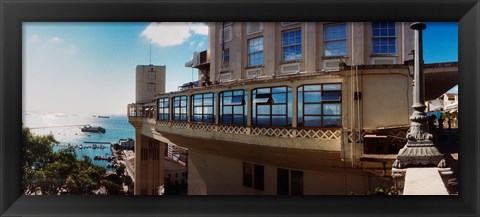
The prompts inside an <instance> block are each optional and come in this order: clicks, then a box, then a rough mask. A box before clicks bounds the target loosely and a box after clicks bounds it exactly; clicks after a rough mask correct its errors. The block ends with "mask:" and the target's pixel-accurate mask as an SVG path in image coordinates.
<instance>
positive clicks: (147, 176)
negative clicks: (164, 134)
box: [134, 131, 165, 195]
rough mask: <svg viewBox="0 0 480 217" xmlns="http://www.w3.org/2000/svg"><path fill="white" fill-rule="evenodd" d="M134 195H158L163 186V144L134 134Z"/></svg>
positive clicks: (137, 133)
mask: <svg viewBox="0 0 480 217" xmlns="http://www.w3.org/2000/svg"><path fill="white" fill-rule="evenodd" d="M135 137H136V144H135V184H134V186H135V190H134V194H135V195H158V194H159V192H158V189H159V188H160V187H162V186H163V185H164V181H163V179H164V157H163V156H164V155H165V144H164V143H162V142H160V141H158V140H155V139H152V138H149V137H147V136H144V135H142V134H140V133H139V132H138V131H137V132H136V136H135Z"/></svg>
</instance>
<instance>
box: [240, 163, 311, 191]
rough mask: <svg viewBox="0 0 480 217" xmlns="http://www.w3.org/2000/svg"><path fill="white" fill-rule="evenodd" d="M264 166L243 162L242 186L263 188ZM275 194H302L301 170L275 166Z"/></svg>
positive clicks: (261, 189)
mask: <svg viewBox="0 0 480 217" xmlns="http://www.w3.org/2000/svg"><path fill="white" fill-rule="evenodd" d="M264 179H265V168H264V166H262V165H258V164H252V163H246V162H244V163H243V186H245V187H249V188H254V189H257V190H260V191H264V190H265V186H264V185H265V184H264V183H265V181H264ZM277 194H278V195H303V172H302V171H298V170H289V169H283V168H277Z"/></svg>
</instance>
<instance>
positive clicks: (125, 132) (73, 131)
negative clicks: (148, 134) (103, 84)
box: [23, 112, 135, 167]
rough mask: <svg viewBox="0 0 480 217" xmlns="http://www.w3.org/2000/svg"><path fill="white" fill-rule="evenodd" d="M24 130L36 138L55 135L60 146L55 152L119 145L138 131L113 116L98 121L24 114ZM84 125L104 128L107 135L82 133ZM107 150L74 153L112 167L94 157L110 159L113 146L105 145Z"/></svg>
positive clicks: (43, 114)
mask: <svg viewBox="0 0 480 217" xmlns="http://www.w3.org/2000/svg"><path fill="white" fill-rule="evenodd" d="M23 123H24V126H26V127H29V128H30V129H31V132H32V133H34V134H35V135H48V134H52V135H53V136H54V137H55V139H56V140H57V141H58V142H60V144H59V145H56V146H54V147H53V150H54V151H58V150H59V149H60V148H64V147H65V146H68V145H72V146H75V145H80V144H82V145H83V146H86V145H93V144H92V143H85V142H108V143H110V142H113V143H117V142H118V140H119V139H123V138H133V139H134V138H135V137H134V136H135V129H134V128H133V127H132V125H130V124H129V123H128V117H127V115H114V116H110V118H98V117H93V116H92V115H80V114H79V115H76V114H61V113H56V114H46V113H31V112H29V113H24V115H23ZM85 125H90V126H92V127H98V126H100V127H103V128H105V130H106V132H105V133H104V134H100V133H87V132H82V131H81V128H82V127H83V126H85ZM102 145H103V146H105V147H106V148H104V149H93V148H88V149H80V148H76V149H75V153H76V154H77V157H78V158H79V159H81V158H82V157H83V155H88V156H90V158H91V159H92V160H93V162H94V163H95V164H97V165H100V166H104V167H106V165H107V164H108V163H109V162H108V161H104V160H94V159H93V158H94V157H95V155H106V156H111V155H112V152H111V150H110V144H102Z"/></svg>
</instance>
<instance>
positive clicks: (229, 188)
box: [188, 149, 391, 195]
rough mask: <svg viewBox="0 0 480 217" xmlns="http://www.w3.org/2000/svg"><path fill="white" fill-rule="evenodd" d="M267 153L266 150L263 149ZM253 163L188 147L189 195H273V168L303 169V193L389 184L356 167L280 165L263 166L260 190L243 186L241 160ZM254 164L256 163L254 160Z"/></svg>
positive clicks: (342, 192)
mask: <svg viewBox="0 0 480 217" xmlns="http://www.w3.org/2000/svg"><path fill="white" fill-rule="evenodd" d="M265 154H268V153H265ZM244 162H247V163H256V162H249V161H243V160H239V159H235V158H228V157H224V156H219V155H214V154H210V153H208V152H203V151H199V150H196V149H190V150H189V170H188V184H189V185H188V194H189V195H276V194H277V168H284V169H293V170H300V171H303V191H304V194H305V195H346V194H350V193H355V194H362V193H366V192H367V191H369V190H373V189H374V188H376V187H386V186H390V185H391V181H390V177H385V178H382V177H378V176H373V175H372V174H369V173H366V172H362V171H361V170H360V169H357V170H351V169H348V170H347V173H345V170H344V169H343V168H339V169H337V170H334V171H315V170H302V169H296V168H289V167H284V166H280V167H279V166H276V165H266V164H261V163H260V165H263V166H264V191H261V190H256V189H254V188H250V187H245V186H243V163H244ZM257 164H258V163H257Z"/></svg>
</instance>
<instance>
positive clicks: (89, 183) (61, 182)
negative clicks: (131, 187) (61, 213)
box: [22, 128, 105, 195]
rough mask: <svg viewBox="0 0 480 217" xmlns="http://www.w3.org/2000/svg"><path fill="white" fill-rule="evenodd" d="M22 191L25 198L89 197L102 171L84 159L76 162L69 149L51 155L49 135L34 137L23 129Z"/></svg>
mask: <svg viewBox="0 0 480 217" xmlns="http://www.w3.org/2000/svg"><path fill="white" fill-rule="evenodd" d="M22 136H23V138H22V139H23V148H22V149H23V183H22V184H23V191H24V193H25V194H27V195H31V194H42V195H58V194H93V193H94V190H97V189H99V188H100V186H101V181H102V179H103V175H104V174H105V169H104V168H103V167H100V166H97V165H95V164H93V162H92V160H91V159H90V157H88V156H83V159H82V160H78V159H77V156H76V154H75V149H74V148H72V147H69V148H66V149H60V150H59V151H58V152H53V151H52V144H55V143H58V142H57V141H56V140H55V138H54V137H53V135H47V136H38V135H34V134H32V133H31V131H30V129H28V128H24V129H23V135H22Z"/></svg>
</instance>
